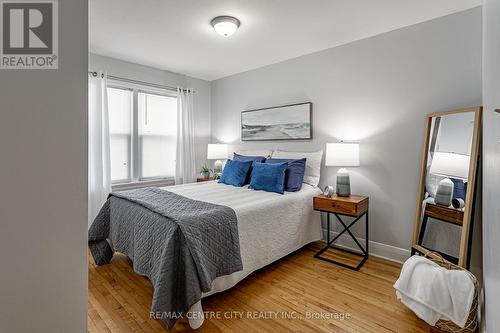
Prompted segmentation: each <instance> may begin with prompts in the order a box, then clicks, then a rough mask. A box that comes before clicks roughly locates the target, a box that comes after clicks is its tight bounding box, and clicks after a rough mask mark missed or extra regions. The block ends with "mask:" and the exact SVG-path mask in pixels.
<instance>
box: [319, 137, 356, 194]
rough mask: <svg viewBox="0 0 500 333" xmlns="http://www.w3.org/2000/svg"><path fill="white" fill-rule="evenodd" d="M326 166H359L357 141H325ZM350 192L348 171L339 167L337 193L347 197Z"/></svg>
mask: <svg viewBox="0 0 500 333" xmlns="http://www.w3.org/2000/svg"><path fill="white" fill-rule="evenodd" d="M325 165H326V166H340V167H348V166H359V144H357V143H344V142H340V143H327V144H326V157H325ZM350 194H351V181H350V179H349V171H347V169H346V168H341V169H340V170H339V171H338V172H337V195H339V196H341V197H348V196H349V195H350Z"/></svg>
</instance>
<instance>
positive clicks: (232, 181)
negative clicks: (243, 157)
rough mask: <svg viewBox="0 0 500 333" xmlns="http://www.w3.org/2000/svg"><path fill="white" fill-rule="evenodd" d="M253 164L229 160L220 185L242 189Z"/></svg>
mask: <svg viewBox="0 0 500 333" xmlns="http://www.w3.org/2000/svg"><path fill="white" fill-rule="evenodd" d="M252 163H253V162H252V161H232V160H228V161H227V163H226V166H225V167H224V170H223V171H222V175H221V176H220V179H219V183H223V184H227V185H233V186H240V187H241V186H243V185H244V184H245V179H246V178H247V174H248V170H249V169H250V166H251V165H252Z"/></svg>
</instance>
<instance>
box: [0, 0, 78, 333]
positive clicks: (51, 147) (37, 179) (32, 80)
mask: <svg viewBox="0 0 500 333" xmlns="http://www.w3.org/2000/svg"><path fill="white" fill-rule="evenodd" d="M87 25H88V24H87V1H86V0H64V1H59V26H60V27H61V29H60V30H59V69H58V70H0V105H1V106H0V117H1V118H0V156H2V158H1V161H0V177H1V179H0V184H1V191H0V264H1V268H0V270H1V272H0V299H1V301H0V332H16V333H22V332H64V333H72V332H75V333H81V332H86V331H87V312H86V310H87V143H86V141H87V52H88V50H87V43H88V40H87V28H88V27H87Z"/></svg>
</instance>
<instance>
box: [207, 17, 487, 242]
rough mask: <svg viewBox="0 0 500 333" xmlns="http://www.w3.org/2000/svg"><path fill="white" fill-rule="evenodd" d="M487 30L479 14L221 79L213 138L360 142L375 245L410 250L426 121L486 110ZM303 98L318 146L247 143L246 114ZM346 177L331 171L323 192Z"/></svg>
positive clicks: (361, 188)
mask: <svg viewBox="0 0 500 333" xmlns="http://www.w3.org/2000/svg"><path fill="white" fill-rule="evenodd" d="M481 31H482V30H481V9H480V8H475V9H472V10H468V11H465V12H461V13H458V14H454V15H450V16H446V17H442V18H439V19H436V20H433V21H429V22H425V23H422V24H418V25H415V26H411V27H408V28H404V29H400V30H396V31H393V32H389V33H386V34H382V35H379V36H376V37H373V38H368V39H365V40H361V41H358V42H354V43H351V44H347V45H344V46H340V47H335V48H332V49H329V50H325V51H321V52H318V53H314V54H311V55H307V56H303V57H300V58H296V59H292V60H288V61H285V62H281V63H278V64H274V65H270V66H267V67H263V68H259V69H255V70H252V71H248V72H245V73H241V74H237V75H234V76H230V77H227V78H222V79H219V80H216V81H214V82H213V83H212V108H211V109H212V136H213V140H212V141H214V142H217V141H219V142H226V143H230V144H232V146H233V147H236V146H238V147H239V148H257V147H258V148H261V147H266V148H275V149H276V148H279V149H289V150H296V151H299V150H306V151H312V150H315V149H324V147H325V143H326V142H335V141H337V140H339V139H343V140H355V141H359V142H360V143H361V148H360V149H361V167H360V168H351V186H352V191H353V192H354V193H359V194H367V195H369V196H370V217H371V227H370V232H371V235H370V239H371V240H373V241H376V242H380V243H383V244H388V245H392V246H396V247H400V248H405V249H408V248H409V247H410V240H411V237H412V228H413V223H414V216H415V204H416V201H415V200H416V193H417V184H418V174H419V171H418V169H419V165H420V155H421V149H422V147H421V145H422V140H423V123H424V114H425V113H427V112H432V111H442V110H448V109H454V108H461V107H467V106H474V105H480V104H481V101H482V99H481V97H482V93H481V60H482V59H481ZM261 51H262V52H264V51H265V50H261ZM303 101H311V102H313V131H314V133H313V136H314V139H313V140H312V141H306V142H282V143H280V142H267V143H248V142H245V143H242V142H241V141H240V128H239V126H240V112H241V111H243V110H248V109H253V108H259V107H267V106H273V105H282V104H287V103H295V102H303ZM336 171H337V168H328V169H327V168H326V167H323V168H322V181H321V186H324V185H326V184H333V183H334V177H335V172H336Z"/></svg>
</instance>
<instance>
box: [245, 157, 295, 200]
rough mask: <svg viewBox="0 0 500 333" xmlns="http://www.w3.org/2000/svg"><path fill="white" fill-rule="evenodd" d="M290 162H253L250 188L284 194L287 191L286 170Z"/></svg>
mask: <svg viewBox="0 0 500 333" xmlns="http://www.w3.org/2000/svg"><path fill="white" fill-rule="evenodd" d="M287 167H288V162H284V163H273V164H271V163H259V162H253V164H252V178H251V179H250V188H251V189H254V190H264V191H267V192H276V193H279V194H283V193H284V192H285V172H286V168H287Z"/></svg>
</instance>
